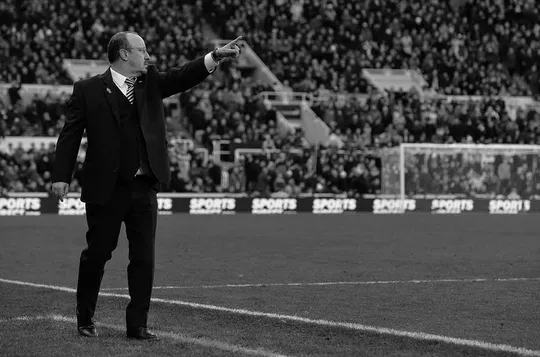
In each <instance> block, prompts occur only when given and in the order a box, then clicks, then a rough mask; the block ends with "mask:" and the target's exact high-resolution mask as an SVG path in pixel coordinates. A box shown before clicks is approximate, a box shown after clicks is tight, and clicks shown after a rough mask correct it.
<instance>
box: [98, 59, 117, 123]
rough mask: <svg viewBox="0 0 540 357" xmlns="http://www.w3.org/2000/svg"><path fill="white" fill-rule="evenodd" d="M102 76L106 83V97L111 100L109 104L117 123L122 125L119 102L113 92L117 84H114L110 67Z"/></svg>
mask: <svg viewBox="0 0 540 357" xmlns="http://www.w3.org/2000/svg"><path fill="white" fill-rule="evenodd" d="M102 78H103V85H104V86H103V90H104V91H105V97H106V98H107V101H108V102H109V106H110V107H111V110H112V113H113V115H114V119H115V120H116V123H118V126H121V124H120V113H119V109H118V102H117V101H116V100H115V97H114V94H113V90H114V89H115V88H114V86H116V84H114V82H113V80H112V75H111V69H110V68H109V69H108V70H107V71H106V72H105V73H103V75H102Z"/></svg>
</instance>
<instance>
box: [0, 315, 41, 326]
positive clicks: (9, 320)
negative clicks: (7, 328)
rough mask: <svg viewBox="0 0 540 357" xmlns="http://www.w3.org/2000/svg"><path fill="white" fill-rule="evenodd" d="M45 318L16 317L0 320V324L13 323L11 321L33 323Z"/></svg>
mask: <svg viewBox="0 0 540 357" xmlns="http://www.w3.org/2000/svg"><path fill="white" fill-rule="evenodd" d="M45 319H47V316H40V315H38V316H17V317H11V318H9V319H0V323H2V324H3V323H6V322H13V321H35V320H45Z"/></svg>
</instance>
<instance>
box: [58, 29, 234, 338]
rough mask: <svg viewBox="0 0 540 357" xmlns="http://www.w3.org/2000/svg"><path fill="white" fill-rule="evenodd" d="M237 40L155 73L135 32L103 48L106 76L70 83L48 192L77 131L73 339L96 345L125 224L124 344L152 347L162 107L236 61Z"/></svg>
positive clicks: (69, 171)
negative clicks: (80, 240) (82, 212)
mask: <svg viewBox="0 0 540 357" xmlns="http://www.w3.org/2000/svg"><path fill="white" fill-rule="evenodd" d="M240 39H241V37H238V38H237V39H235V40H234V41H232V42H230V43H229V44H227V45H225V46H223V47H219V48H216V49H215V50H214V51H212V52H211V53H209V54H207V55H206V56H204V57H200V58H198V59H195V60H193V61H191V62H189V63H187V64H185V65H183V66H181V67H175V68H171V69H169V70H168V71H166V72H159V71H158V70H157V68H156V67H155V66H152V65H150V64H149V60H150V56H149V55H148V52H147V51H146V47H145V43H144V40H143V39H142V38H141V37H140V36H138V35H137V34H136V33H134V32H120V33H117V34H115V35H114V36H113V37H112V38H111V40H110V42H109V45H108V49H107V52H108V58H109V62H110V68H109V69H108V70H107V71H106V72H105V73H103V74H101V75H98V76H95V77H92V78H89V79H85V80H81V81H79V82H77V83H75V85H74V87H73V94H72V96H71V99H70V101H69V103H68V109H69V112H68V117H67V120H66V123H65V125H64V128H63V129H62V132H61V133H60V136H59V138H58V143H57V147H56V159H55V164H54V173H53V182H54V183H53V186H52V189H53V192H54V194H55V195H57V196H58V197H60V199H61V200H62V198H63V197H65V195H66V194H67V192H68V189H69V183H70V181H71V179H72V175H73V170H74V167H75V163H76V158H77V154H78V151H79V147H80V144H81V138H82V135H83V132H84V131H85V130H86V136H87V144H88V147H87V151H86V157H85V162H84V166H83V172H82V177H81V186H82V193H81V200H82V201H83V202H85V203H86V220H87V223H88V231H87V233H86V242H87V247H86V248H85V249H84V250H83V251H82V254H81V258H80V263H79V276H78V282H77V310H76V314H77V329H78V332H79V334H81V335H82V336H87V337H96V336H97V330H96V327H95V325H94V321H93V316H94V312H95V308H96V302H97V297H98V293H99V289H100V284H101V280H102V278H103V274H104V267H105V263H106V262H107V261H108V260H110V259H111V257H112V252H113V251H114V249H115V248H116V245H117V243H118V236H119V233H120V227H121V224H122V222H124V224H125V226H126V233H127V238H128V241H129V261H130V262H129V265H128V285H129V294H130V297H131V300H130V302H129V304H128V306H127V309H126V327H127V336H128V337H132V338H137V339H143V340H150V339H156V338H157V336H156V335H155V334H153V333H151V332H150V331H149V330H148V327H147V319H148V311H149V307H150V297H151V294H152V285H153V279H154V247H155V234H156V223H157V199H156V193H157V190H158V187H159V184H160V183H167V182H168V181H169V180H170V172H169V158H168V150H167V140H166V136H165V135H166V130H165V121H164V111H163V102H162V100H163V99H164V98H166V97H169V96H171V95H173V94H176V93H179V92H182V91H185V90H187V89H189V88H191V87H193V86H195V85H197V84H198V83H200V82H201V81H203V80H204V79H205V78H206V77H207V76H208V75H209V74H210V73H212V72H213V71H214V70H215V68H216V66H217V65H218V64H219V61H220V60H221V59H223V58H226V57H232V58H236V57H238V56H239V54H240V49H239V48H238V46H237V45H236V43H237V42H238V41H239V40H240Z"/></svg>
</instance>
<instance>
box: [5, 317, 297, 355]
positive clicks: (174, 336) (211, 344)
mask: <svg viewBox="0 0 540 357" xmlns="http://www.w3.org/2000/svg"><path fill="white" fill-rule="evenodd" d="M38 320H53V321H59V322H68V323H72V324H75V323H77V320H76V319H74V318H72V317H67V316H62V315H55V314H53V315H48V316H42V315H37V316H18V317H13V318H9V319H0V323H5V322H12V321H25V322H27V321H38ZM96 325H97V326H100V327H105V328H108V329H111V330H116V331H125V327H124V326H120V325H113V324H107V323H102V322H97V323H96ZM153 332H155V333H156V334H157V335H159V336H160V337H165V338H169V339H171V340H175V341H178V342H183V343H189V344H193V345H199V346H202V347H207V348H213V349H219V350H223V351H228V352H233V353H242V354H246V355H250V356H262V357H288V356H287V355H282V354H278V353H274V352H271V351H268V350H265V349H262V348H257V349H253V348H247V347H242V346H238V345H234V344H231V343H227V342H223V341H216V340H211V339H208V338H204V337H201V338H195V337H190V336H186V335H184V334H180V333H174V332H169V331H158V330H153Z"/></svg>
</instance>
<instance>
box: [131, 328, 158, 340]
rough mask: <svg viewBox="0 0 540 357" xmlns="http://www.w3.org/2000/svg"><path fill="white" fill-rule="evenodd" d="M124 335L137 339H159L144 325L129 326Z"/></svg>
mask: <svg viewBox="0 0 540 357" xmlns="http://www.w3.org/2000/svg"><path fill="white" fill-rule="evenodd" d="M126 335H127V337H129V338H136V339H137V340H159V338H158V337H157V335H156V334H153V333H151V332H150V331H148V329H147V328H146V327H137V328H129V329H128V330H127V333H126Z"/></svg>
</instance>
